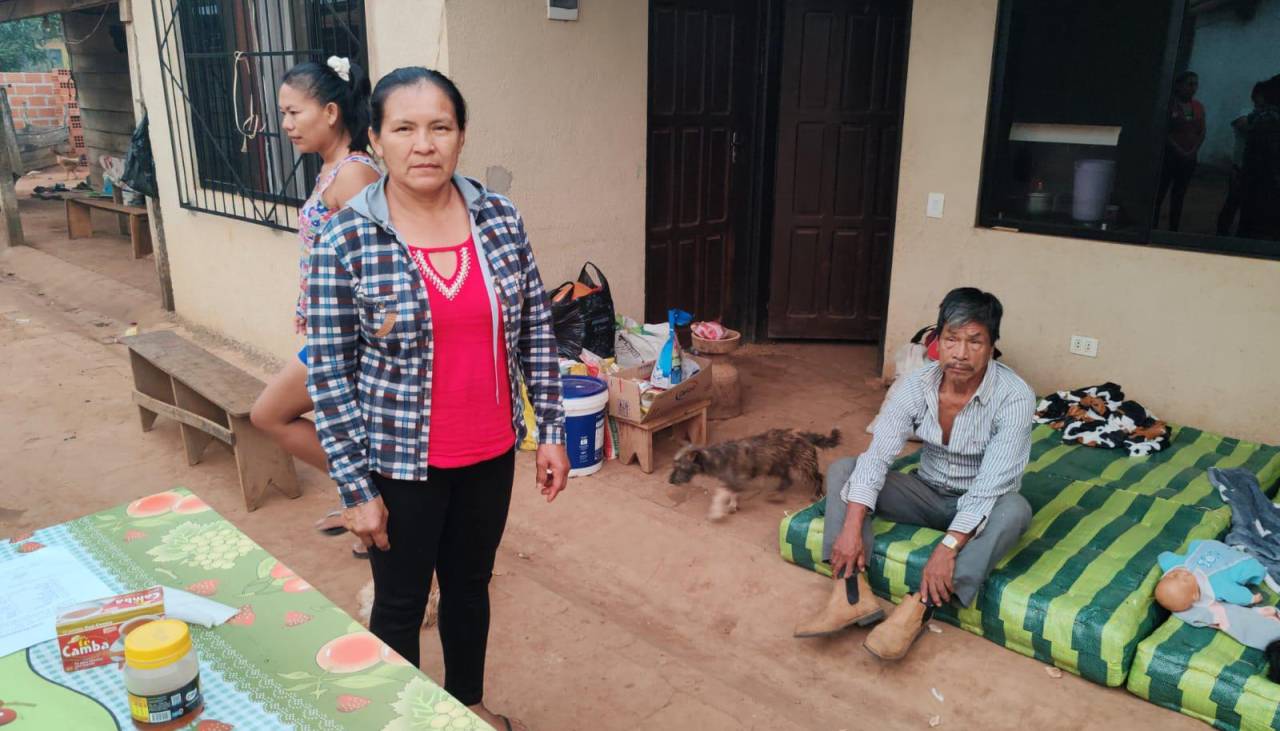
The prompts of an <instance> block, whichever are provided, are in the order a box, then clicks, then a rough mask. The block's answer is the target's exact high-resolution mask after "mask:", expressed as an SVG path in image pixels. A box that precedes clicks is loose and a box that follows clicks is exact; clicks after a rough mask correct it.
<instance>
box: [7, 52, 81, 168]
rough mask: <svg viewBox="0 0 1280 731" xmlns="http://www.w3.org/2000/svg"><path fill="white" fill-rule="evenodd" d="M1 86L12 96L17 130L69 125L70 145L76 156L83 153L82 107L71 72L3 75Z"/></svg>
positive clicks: (65, 70) (8, 73) (10, 104)
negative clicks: (77, 100)
mask: <svg viewBox="0 0 1280 731" xmlns="http://www.w3.org/2000/svg"><path fill="white" fill-rule="evenodd" d="M0 84H2V85H4V87H5V89H6V91H8V93H9V106H10V107H11V108H12V110H13V126H14V129H17V130H22V129H25V128H26V127H28V126H31V127H59V126H62V124H63V122H64V121H66V122H67V123H68V124H69V126H70V127H71V143H72V145H74V146H75V149H76V153H77V154H82V153H83V152H84V130H83V129H82V124H81V122H80V107H79V105H78V104H77V103H76V85H75V82H74V81H72V79H71V71H70V70H69V69H59V70H57V71H50V72H47V73H45V72H37V73H29V72H16V71H13V72H4V73H0Z"/></svg>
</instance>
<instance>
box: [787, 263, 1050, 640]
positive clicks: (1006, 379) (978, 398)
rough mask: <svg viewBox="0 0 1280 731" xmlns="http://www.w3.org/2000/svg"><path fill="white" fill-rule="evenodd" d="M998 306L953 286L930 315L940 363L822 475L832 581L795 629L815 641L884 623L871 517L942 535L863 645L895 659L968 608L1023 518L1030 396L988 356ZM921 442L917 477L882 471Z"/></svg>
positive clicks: (894, 397) (919, 376)
mask: <svg viewBox="0 0 1280 731" xmlns="http://www.w3.org/2000/svg"><path fill="white" fill-rule="evenodd" d="M1002 313H1003V308H1002V307H1001V306H1000V300H998V299H996V297H995V295H992V294H990V293H988V292H983V291H981V290H978V289H974V288H972V287H964V288H961V289H956V290H952V291H951V292H950V293H949V294H947V296H946V298H945V299H943V300H942V304H941V305H940V306H939V307H938V327H937V332H938V343H939V348H938V356H939V357H938V361H937V362H936V363H930V364H928V365H926V366H924V367H923V368H920V369H918V370H916V371H914V372H912V373H911V374H910V375H908V376H906V377H905V380H904V381H903V382H902V383H901V384H899V385H898V386H897V387H896V388H894V389H893V391H892V393H891V394H890V396H889V398H888V400H887V401H886V402H885V404H884V406H883V407H882V409H881V411H880V416H879V418H878V421H877V422H876V426H875V436H874V438H873V439H872V441H871V447H870V448H869V449H868V450H867V451H866V452H865V453H864V454H863V455H862V456H860V457H858V458H856V459H855V458H847V459H843V460H840V461H838V462H836V463H835V464H833V465H832V466H831V468H830V469H829V470H828V471H827V506H826V507H827V510H826V518H825V522H824V529H825V532H824V534H823V546H822V557H823V559H824V560H826V561H829V562H830V563H831V571H832V575H833V576H834V577H835V579H836V581H835V582H834V586H833V587H832V593H831V597H830V599H829V600H828V601H827V603H826V605H825V606H824V607H823V608H822V610H821V611H819V612H818V613H817V614H816V615H815V616H814V617H812V618H811V619H809V620H807V621H805V622H802V623H800V624H799V625H798V626H797V627H796V631H795V636H796V637H821V636H826V635H831V634H835V633H837V632H839V631H841V630H843V629H846V628H848V627H851V626H854V625H858V626H867V625H871V624H874V623H876V622H879V621H880V620H881V619H883V618H884V612H883V611H882V610H881V609H880V605H879V604H878V603H877V602H876V598H875V597H874V596H873V595H872V594H871V588H870V586H869V585H868V584H867V579H866V575H865V571H866V568H867V565H868V564H869V563H870V560H871V550H872V546H873V542H874V535H873V534H872V532H871V516H872V514H873V513H874V514H878V515H879V516H880V517H882V518H885V519H886V520H891V521H894V522H897V523H905V524H908V525H919V526H926V527H929V528H934V529H936V530H945V531H946V535H945V536H943V538H942V542H941V543H939V544H938V545H937V547H936V548H935V549H934V551H933V554H932V555H931V556H930V557H929V561H928V563H927V564H926V565H925V568H924V573H923V576H922V577H921V580H920V586H919V587H917V590H916V592H915V593H912V594H908V595H907V596H906V597H904V598H903V600H902V603H901V604H899V605H898V607H897V608H896V609H895V610H894V611H893V613H892V614H891V615H890V616H889V618H888V619H887V620H885V621H884V622H883V623H881V624H878V625H877V626H876V627H875V628H874V629H872V630H871V633H870V634H869V635H868V636H867V638H866V641H865V642H864V643H863V646H864V647H866V648H867V650H868V651H870V652H871V654H873V655H875V656H876V657H879V658H881V659H883V660H897V659H900V658H902V657H903V656H905V655H906V654H907V650H908V649H909V648H910V647H911V644H912V643H913V642H914V641H915V639H916V637H917V636H918V635H919V633H920V631H921V629H923V627H924V624H925V622H926V621H928V619H929V617H930V616H932V614H933V609H934V607H938V606H941V605H943V604H944V603H946V602H950V601H954V602H957V603H958V604H960V605H962V606H966V607H967V606H970V605H971V604H972V603H973V600H974V598H975V597H976V596H977V595H978V589H979V588H980V587H981V586H982V582H983V581H984V580H986V578H987V575H988V574H990V573H991V569H992V568H993V567H994V566H995V565H996V563H997V562H998V561H999V560H1000V558H1001V557H1002V556H1004V554H1005V553H1007V552H1008V551H1009V550H1010V549H1011V548H1013V546H1014V544H1015V543H1017V541H1018V538H1019V537H1020V536H1021V535H1022V534H1023V532H1024V531H1026V529H1027V525H1028V524H1029V523H1030V522H1031V506H1030V505H1028V504H1027V501H1026V499H1024V498H1023V497H1022V496H1021V495H1019V494H1018V489H1019V488H1020V487H1021V484H1022V472H1023V470H1025V469H1026V467H1027V461H1028V460H1029V458H1030V454H1031V427H1032V418H1033V416H1034V415H1035V409H1036V399H1035V394H1034V393H1033V392H1032V390H1031V388H1030V387H1028V386H1027V384H1026V383H1025V382H1023V380H1022V379H1021V378H1019V377H1018V375H1017V374H1016V373H1014V372H1013V370H1012V369H1010V368H1009V367H1008V366H1005V365H1003V364H1001V363H999V362H997V361H995V360H993V359H992V354H993V352H994V351H995V343H996V340H998V339H999V338H1000V317H1001V315H1002ZM913 434H915V435H916V436H917V437H918V438H919V439H920V440H921V441H922V442H923V443H924V446H923V447H922V449H921V453H920V469H919V471H917V472H914V473H912V474H904V473H901V472H896V471H892V472H891V471H890V470H889V466H890V465H891V464H892V463H893V461H894V459H895V458H896V457H897V456H898V453H899V452H900V451H901V450H902V447H903V445H905V444H906V442H907V439H908V438H910V437H911V436H912V435H913Z"/></svg>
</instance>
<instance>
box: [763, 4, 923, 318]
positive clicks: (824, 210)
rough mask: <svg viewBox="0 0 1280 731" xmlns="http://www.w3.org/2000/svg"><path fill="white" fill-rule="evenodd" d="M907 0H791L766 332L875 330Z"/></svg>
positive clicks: (885, 271) (889, 231)
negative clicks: (767, 326) (767, 330)
mask: <svg viewBox="0 0 1280 731" xmlns="http://www.w3.org/2000/svg"><path fill="white" fill-rule="evenodd" d="M907 10H908V0H787V2H786V20H785V22H784V26H783V34H784V38H783V51H782V77H781V82H780V83H781V89H780V99H779V104H778V156H777V170H776V178H775V190H776V203H775V207H774V218H773V221H774V223H773V244H772V257H771V263H770V268H771V274H770V291H769V335H770V336H771V337H778V338H831V339H845V340H878V339H879V338H880V337H881V331H882V329H883V324H884V315H885V308H886V306H887V303H888V287H889V282H888V279H889V257H890V253H891V251H892V248H893V218H894V209H895V203H896V197H897V195H896V194H897V183H898V148H899V140H900V136H901V135H900V129H899V126H900V120H901V116H902V96H903V80H904V77H905V69H906V57H907V56H906V46H907V21H908V13H907Z"/></svg>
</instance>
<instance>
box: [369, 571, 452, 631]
mask: <svg viewBox="0 0 1280 731" xmlns="http://www.w3.org/2000/svg"><path fill="white" fill-rule="evenodd" d="M356 601H358V602H360V609H359V614H360V622H361V623H362V624H364V626H366V627H368V626H369V620H370V618H371V617H372V616H373V579H369V581H368V582H367V583H365V585H364V586H362V587H360V591H359V592H358V593H357V594H356ZM439 615H440V586H439V585H438V584H437V583H436V582H435V581H432V582H431V594H430V595H429V596H428V597H427V613H426V614H425V615H423V617H422V626H423V627H432V626H434V625H435V623H436V618H437V617H438V616H439Z"/></svg>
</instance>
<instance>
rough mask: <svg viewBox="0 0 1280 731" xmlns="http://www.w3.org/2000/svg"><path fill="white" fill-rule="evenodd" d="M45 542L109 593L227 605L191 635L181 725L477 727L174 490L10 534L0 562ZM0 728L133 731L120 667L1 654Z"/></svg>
mask: <svg viewBox="0 0 1280 731" xmlns="http://www.w3.org/2000/svg"><path fill="white" fill-rule="evenodd" d="M45 546H62V547H63V548H66V549H67V550H69V551H70V552H71V553H72V554H73V555H75V556H76V557H77V558H78V559H79V560H80V561H81V562H83V564H84V565H85V566H86V567H87V568H88V569H89V570H90V571H92V572H93V573H94V574H96V575H97V576H98V577H99V578H101V579H102V580H103V581H104V582H105V583H106V584H107V586H109V587H111V588H112V589H113V590H114V591H117V592H125V591H133V590H136V589H141V588H145V587H147V586H153V585H156V584H160V585H165V586H172V587H178V588H182V589H186V590H187V591H190V592H193V593H196V594H200V595H202V596H207V597H209V598H211V599H214V600H216V601H219V602H222V603H224V604H229V605H231V606H234V607H238V608H239V610H240V611H239V613H238V614H237V615H236V616H235V617H234V618H232V619H231V621H230V622H228V623H227V624H224V625H222V626H220V627H216V628H214V629H211V630H210V629H204V628H201V627H192V639H193V641H194V643H195V646H196V651H197V654H198V656H199V658H200V679H201V685H202V687H203V690H204V697H205V702H204V710H203V711H202V712H201V713H200V715H199V716H197V717H195V718H194V719H193V720H192V721H191V723H189V724H188V725H187V726H186V727H184V728H190V729H196V730H197V731H228V730H230V729H235V730H236V731H250V730H253V729H298V730H299V731H323V730H325V729H375V730H377V729H383V730H385V731H400V730H408V729H485V730H487V729H488V728H489V727H488V726H487V725H485V724H484V722H482V721H481V720H480V719H479V718H477V717H476V716H475V715H473V714H472V713H470V712H469V711H468V710H467V709H466V707H464V706H462V705H461V704H460V703H458V701H456V700H455V699H454V698H453V697H452V696H450V695H449V694H448V693H446V692H445V691H444V690H443V689H441V688H440V687H439V686H437V685H436V684H435V683H433V682H432V681H431V680H430V679H429V678H427V677H426V676H425V675H423V674H422V673H421V672H420V671H418V669H417V668H414V667H412V666H410V665H409V664H408V663H406V662H405V661H404V660H403V659H402V658H400V656H399V655H397V654H396V653H395V652H393V651H392V650H391V648H389V647H387V646H386V645H385V644H383V643H382V641H380V640H379V639H377V638H376V637H374V636H373V635H372V634H370V633H369V632H368V631H367V630H366V629H365V628H364V627H362V626H361V625H360V624H359V623H357V622H356V621H355V620H354V619H352V618H351V617H350V615H348V614H346V613H345V612H343V611H342V610H341V609H339V608H338V607H337V606H335V605H334V604H333V603H332V602H330V601H329V600H328V599H326V598H325V597H324V596H323V595H321V594H320V592H318V591H316V590H315V589H313V588H312V587H311V585H310V584H308V583H307V581H306V580H305V579H303V578H302V577H300V576H297V575H296V574H294V573H293V571H291V570H290V569H289V567H288V566H285V565H284V564H283V563H281V562H279V561H277V560H276V559H275V558H274V557H273V556H271V555H270V554H269V553H267V552H266V551H264V550H263V549H262V548H261V547H260V546H258V545H257V544H256V543H254V542H253V541H252V540H250V539H249V537H248V536H246V535H244V534H243V533H241V532H240V531H239V530H237V529H236V527H235V526H233V525H232V524H231V523H229V522H227V521H226V520H225V519H224V518H222V516H220V515H218V514H217V513H216V512H214V511H213V510H212V509H210V508H209V506H208V505H207V504H205V502H204V501H203V500H201V499H200V498H199V497H198V496H196V495H193V494H191V493H190V492H188V491H186V490H184V489H181V488H178V489H174V490H169V491H167V492H162V493H158V494H155V495H150V496H147V497H144V498H141V499H139V500H135V501H134V502H132V503H129V504H128V505H122V506H119V507H116V508H113V509H111V510H106V511H103V512H101V513H96V514H94V515H89V516H86V517H83V518H79V519H77V520H73V521H70V522H67V523H62V524H59V525H56V526H52V527H49V528H45V529H42V530H38V531H36V532H35V533H34V534H32V535H28V536H17V537H15V538H14V539H12V540H10V541H9V542H8V543H0V561H8V560H21V557H22V556H23V555H24V554H27V553H30V552H33V551H38V550H40V549H41V548H43V547H45ZM0 727H3V731H9V729H10V728H12V729H14V730H15V731H21V729H33V730H34V729H42V730H43V729H76V731H96V730H97V729H130V728H133V724H132V721H131V720H130V718H129V709H128V705H127V702H126V696H125V690H124V682H123V676H122V673H121V672H120V670H119V669H117V668H115V667H98V668H93V669H91V670H81V671H79V672H75V673H67V672H64V671H63V669H62V664H61V661H60V659H59V655H58V648H57V644H56V643H55V642H52V641H51V642H45V643H42V644H39V645H36V646H34V647H32V648H29V649H28V650H26V651H23V652H15V653H13V654H10V655H8V656H6V657H3V658H0Z"/></svg>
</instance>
